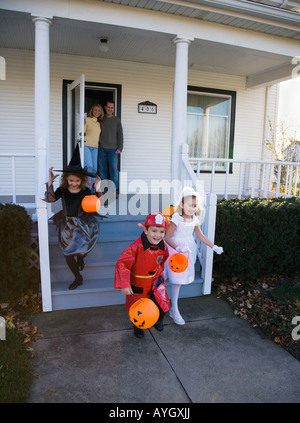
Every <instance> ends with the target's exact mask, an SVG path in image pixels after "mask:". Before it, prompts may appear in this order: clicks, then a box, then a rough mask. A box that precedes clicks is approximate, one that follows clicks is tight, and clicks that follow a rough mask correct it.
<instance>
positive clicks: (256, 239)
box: [214, 197, 300, 278]
mask: <svg viewBox="0 0 300 423" xmlns="http://www.w3.org/2000/svg"><path fill="white" fill-rule="evenodd" d="M299 240H300V200H299V198H295V197H292V198H288V199H285V198H274V199H264V200H262V199H242V200H238V199H234V200H221V201H218V205H217V219H216V234H215V242H216V244H217V245H221V246H222V247H223V249H224V253H223V254H222V255H220V256H217V255H215V258H214V271H215V272H216V273H217V274H218V275H223V276H224V277H240V278H246V277H262V276H273V275H277V276H278V275H284V274H286V275H295V274H297V273H298V272H299V263H300V242H299Z"/></svg>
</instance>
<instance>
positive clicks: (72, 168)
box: [55, 144, 97, 178]
mask: <svg viewBox="0 0 300 423" xmlns="http://www.w3.org/2000/svg"><path fill="white" fill-rule="evenodd" d="M55 171H56V172H67V173H82V174H83V175H87V176H90V177H91V178H95V177H96V176H97V175H96V174H95V173H91V172H87V167H86V166H85V167H82V166H81V160H80V151H79V145H78V144H77V145H76V148H75V150H74V153H73V155H72V158H71V160H70V163H69V164H68V166H67V167H66V168H65V169H63V170H56V169H55Z"/></svg>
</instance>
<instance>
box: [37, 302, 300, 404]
mask: <svg viewBox="0 0 300 423" xmlns="http://www.w3.org/2000/svg"><path fill="white" fill-rule="evenodd" d="M179 307H180V310H181V314H182V316H183V317H184V319H185V320H186V324H185V325H184V326H178V325H176V324H175V323H174V322H173V320H172V319H171V318H170V317H169V315H168V313H167V316H166V318H165V327H164V330H163V331H162V332H158V331H156V330H155V329H154V328H151V329H149V330H146V331H145V332H146V333H145V337H144V338H143V339H137V338H135V337H134V335H133V329H132V325H131V322H130V321H129V319H128V314H127V312H126V310H125V307H124V306H108V307H99V308H87V309H77V310H66V311H55V312H50V313H42V314H39V315H37V316H36V317H35V319H34V321H33V324H34V325H36V326H37V327H38V332H39V333H42V334H43V335H44V337H43V338H39V339H38V340H37V342H36V344H35V345H34V346H33V347H34V349H35V355H36V357H35V359H34V360H35V361H34V363H35V370H34V371H35V373H37V374H39V376H40V377H39V378H35V379H34V382H33V386H32V389H31V396H30V399H29V402H31V403H88V402H92V403H157V404H159V403H170V404H176V403H182V404H184V403H211V402H214V403H225V402H226V403H237V402H245V403H260V402H261V403H282V402H290V403H299V402H300V383H299V380H300V363H299V361H298V360H296V359H295V358H294V357H292V356H291V355H290V354H289V353H288V352H286V351H285V350H284V349H283V348H281V347H280V346H278V345H276V344H274V343H273V342H271V341H269V340H267V339H263V338H262V337H260V335H259V334H257V333H256V332H255V330H254V329H252V328H251V327H250V325H249V323H248V322H247V321H245V320H241V319H239V318H237V317H235V316H234V315H233V312H232V310H231V308H230V307H229V305H228V304H227V303H226V302H225V301H223V300H221V299H217V298H216V297H215V296H213V295H209V296H203V297H196V298H184V299H180V300H179Z"/></svg>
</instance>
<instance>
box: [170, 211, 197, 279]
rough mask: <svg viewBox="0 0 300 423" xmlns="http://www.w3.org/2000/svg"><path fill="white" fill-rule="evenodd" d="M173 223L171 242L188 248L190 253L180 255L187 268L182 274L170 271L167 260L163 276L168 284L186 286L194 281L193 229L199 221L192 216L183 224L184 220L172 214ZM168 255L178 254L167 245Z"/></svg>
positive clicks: (195, 249)
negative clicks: (185, 260) (184, 260)
mask: <svg viewBox="0 0 300 423" xmlns="http://www.w3.org/2000/svg"><path fill="white" fill-rule="evenodd" d="M171 222H174V223H175V225H176V226H177V227H176V230H175V232H174V235H173V237H172V240H173V241H174V242H175V244H176V245H177V246H179V247H188V248H189V249H190V250H191V252H187V253H182V254H184V255H185V256H186V257H187V258H188V262H189V264H188V267H187V269H186V270H185V271H184V272H174V271H173V270H171V269H170V266H169V259H168V260H167V262H166V264H165V276H166V278H168V279H169V282H170V283H173V284H176V285H187V284H189V283H192V282H193V281H194V279H195V262H196V258H197V244H196V242H195V240H194V229H195V226H198V225H199V223H200V221H199V219H198V217H197V216H195V215H194V216H193V220H192V221H191V222H185V221H184V218H183V217H182V216H180V215H179V214H178V213H174V214H173V216H172V219H171ZM168 249H169V255H170V257H171V255H172V254H175V253H178V252H177V251H176V250H174V248H172V247H171V246H170V245H168Z"/></svg>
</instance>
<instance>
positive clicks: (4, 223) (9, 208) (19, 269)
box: [0, 204, 31, 300]
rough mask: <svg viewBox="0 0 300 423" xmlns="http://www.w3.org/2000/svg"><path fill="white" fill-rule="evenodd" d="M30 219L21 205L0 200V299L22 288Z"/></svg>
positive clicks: (11, 296) (25, 278) (15, 295)
mask: <svg viewBox="0 0 300 423" xmlns="http://www.w3.org/2000/svg"><path fill="white" fill-rule="evenodd" d="M30 232H31V219H30V217H29V215H28V214H27V212H26V210H25V208H24V207H21V206H17V205H15V204H0V239H1V242H0V299H1V300H14V299H17V298H19V297H20V295H21V294H22V293H23V292H24V291H25V289H26V287H27V283H28V274H29V259H30V255H31V233H30Z"/></svg>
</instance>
